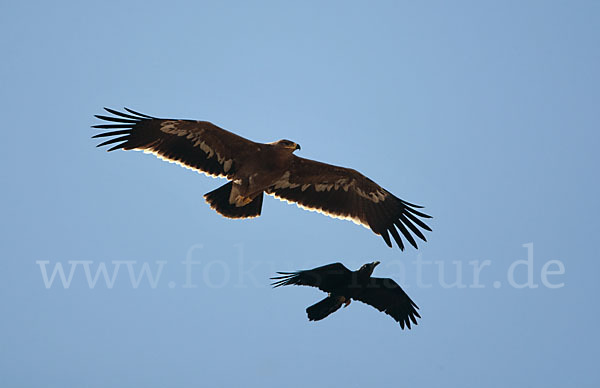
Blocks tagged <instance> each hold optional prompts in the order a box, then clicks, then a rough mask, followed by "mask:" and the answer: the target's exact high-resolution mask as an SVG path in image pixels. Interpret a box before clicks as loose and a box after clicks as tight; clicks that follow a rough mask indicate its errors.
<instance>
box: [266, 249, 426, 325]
mask: <svg viewBox="0 0 600 388" xmlns="http://www.w3.org/2000/svg"><path fill="white" fill-rule="evenodd" d="M378 264H379V261H375V262H373V263H367V264H365V265H363V266H362V267H360V269H359V270H358V271H350V270H349V269H348V268H346V267H345V266H344V265H343V264H342V263H335V264H328V265H324V266H322V267H318V268H314V269H309V270H306V271H298V272H277V273H278V274H279V275H281V276H276V277H272V278H271V280H275V282H273V284H272V285H273V287H279V286H288V285H297V286H312V287H318V288H319V289H320V290H321V291H325V292H327V293H329V295H328V296H327V297H326V298H325V299H323V300H322V301H320V302H318V303H316V304H314V305H312V306H310V307H309V308H307V309H306V312H307V314H308V319H309V320H311V321H319V320H321V319H323V318H325V317H327V316H328V315H329V314H331V313H334V312H336V311H337V310H338V309H339V308H340V307H342V305H345V306H344V307H346V306H348V305H349V304H350V302H351V300H352V299H355V300H358V301H361V302H363V303H366V304H368V305H371V306H373V307H375V308H376V309H377V310H379V311H383V312H384V313H386V314H388V315H389V316H391V317H392V318H394V319H395V320H396V321H397V322H399V323H400V327H401V328H402V329H404V326H405V325H406V327H407V328H409V329H410V322H411V321H412V323H414V324H415V325H416V324H417V319H416V317H419V318H421V316H420V315H419V313H418V312H417V309H418V308H419V307H417V305H416V304H415V302H413V301H412V300H411V299H410V298H409V297H408V295H406V293H405V292H404V291H403V290H402V288H401V287H400V286H399V285H398V283H396V282H395V281H393V280H392V279H387V278H373V277H371V274H372V273H373V270H374V269H375V267H376V266H377V265H378Z"/></svg>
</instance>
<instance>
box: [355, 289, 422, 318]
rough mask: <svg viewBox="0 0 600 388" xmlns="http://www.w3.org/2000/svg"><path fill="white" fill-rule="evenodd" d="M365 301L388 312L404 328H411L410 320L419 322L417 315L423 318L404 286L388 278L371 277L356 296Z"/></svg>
mask: <svg viewBox="0 0 600 388" xmlns="http://www.w3.org/2000/svg"><path fill="white" fill-rule="evenodd" d="M354 299H357V300H359V301H361V302H363V303H366V304H368V305H371V306H373V307H375V308H376V309H377V310H379V311H382V312H384V313H386V314H387V315H389V316H391V317H392V318H394V320H396V322H398V323H400V327H401V328H402V329H404V326H406V327H407V328H408V329H410V322H411V321H412V323H414V324H415V325H416V324H417V317H418V318H421V316H420V315H419V313H418V312H417V309H418V308H419V307H418V306H417V305H416V304H415V302H413V301H412V300H411V299H410V297H409V296H408V295H407V294H406V292H404V290H403V289H402V287H400V286H399V285H398V283H396V282H395V281H393V280H392V279H388V278H371V279H370V282H369V284H368V285H367V286H366V287H365V289H364V291H363V292H362V293H360V294H359V295H358V296H357V297H354Z"/></svg>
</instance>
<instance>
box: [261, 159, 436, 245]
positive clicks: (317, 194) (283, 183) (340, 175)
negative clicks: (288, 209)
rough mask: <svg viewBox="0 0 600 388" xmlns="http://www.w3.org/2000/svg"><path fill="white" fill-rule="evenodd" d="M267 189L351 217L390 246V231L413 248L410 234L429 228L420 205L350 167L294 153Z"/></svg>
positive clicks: (308, 206)
mask: <svg viewBox="0 0 600 388" xmlns="http://www.w3.org/2000/svg"><path fill="white" fill-rule="evenodd" d="M266 192H267V194H271V195H273V196H275V197H276V198H279V199H282V200H285V201H287V202H293V203H296V204H297V205H298V206H299V207H301V208H303V209H307V210H311V211H318V212H320V213H323V214H326V215H328V216H330V217H334V218H341V219H348V220H352V221H354V222H355V223H357V224H360V225H363V226H365V227H367V228H370V229H371V230H372V231H373V232H375V234H378V235H381V237H383V239H384V241H385V242H386V244H387V245H388V246H389V247H391V246H392V242H391V240H390V236H389V234H391V235H392V237H393V238H394V240H396V243H397V244H398V246H399V247H400V249H402V250H404V243H403V242H402V239H401V237H400V234H399V233H398V231H400V233H401V234H402V235H403V236H404V238H405V239H406V240H407V241H408V242H409V243H410V244H411V245H412V246H414V247H415V248H417V243H416V241H415V239H414V237H413V236H412V234H414V235H416V236H417V237H419V238H420V239H421V240H423V241H426V239H425V236H424V235H423V233H422V232H421V230H419V227H420V228H422V229H424V230H428V231H431V229H430V228H429V226H427V225H426V224H425V223H424V222H423V221H422V220H421V219H419V217H420V218H431V217H430V216H428V215H427V214H424V213H422V212H420V211H418V210H416V209H419V208H421V206H418V205H414V204H412V203H409V202H406V201H403V200H401V199H400V198H398V197H396V196H394V195H393V194H392V193H390V192H389V191H387V190H385V189H384V188H383V187H381V186H379V185H378V184H377V183H375V182H373V181H372V180H371V179H369V178H367V177H366V176H364V175H362V174H361V173H359V172H358V171H356V170H353V169H350V168H344V167H338V166H334V165H331V164H326V163H321V162H317V161H314V160H310V159H304V158H300V157H297V156H294V157H293V159H292V163H291V164H290V167H289V171H287V172H286V173H285V174H284V175H283V176H282V178H281V179H280V180H279V181H277V182H275V184H274V185H273V186H272V187H270V188H269V189H268V190H266ZM396 228H397V229H398V230H397V229H396ZM411 232H412V234H411Z"/></svg>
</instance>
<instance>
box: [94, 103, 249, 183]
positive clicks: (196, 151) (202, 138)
mask: <svg viewBox="0 0 600 388" xmlns="http://www.w3.org/2000/svg"><path fill="white" fill-rule="evenodd" d="M104 109H105V110H106V111H107V112H109V113H111V114H113V116H102V115H96V117H97V118H99V119H101V120H105V121H109V122H111V123H112V124H100V125H94V126H93V128H100V129H110V130H111V131H109V132H103V133H100V134H98V135H96V136H93V137H94V138H99V137H113V138H112V139H110V140H107V141H105V142H104V143H101V144H99V145H98V147H101V146H105V145H109V144H113V143H117V144H116V145H115V146H113V147H112V148H110V149H109V150H108V151H113V150H116V149H124V150H141V151H144V152H147V153H152V154H154V155H156V156H157V157H159V158H161V159H164V160H167V161H169V162H174V163H177V164H180V165H182V166H184V167H187V168H191V169H193V170H196V171H199V172H203V173H205V174H206V175H210V176H215V177H227V178H230V179H231V178H232V177H233V174H235V171H236V169H237V168H238V164H240V160H242V158H243V157H244V155H245V154H247V153H248V152H251V150H253V149H254V147H251V146H252V145H256V146H258V143H254V142H252V141H250V140H248V139H245V138H243V137H241V136H238V135H236V134H234V133H231V132H229V131H226V130H224V129H222V128H219V127H217V126H216V125H214V124H212V123H209V122H208V121H195V120H169V119H159V118H156V117H151V116H147V115H145V114H142V113H138V112H134V111H132V110H130V109H127V108H125V110H126V111H127V112H129V113H123V112H118V111H115V110H112V109H108V108H104Z"/></svg>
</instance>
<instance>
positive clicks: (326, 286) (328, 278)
mask: <svg viewBox="0 0 600 388" xmlns="http://www.w3.org/2000/svg"><path fill="white" fill-rule="evenodd" d="M277 273H278V274H279V275H281V276H275V277H272V278H271V280H275V281H274V282H273V284H272V286H273V287H274V288H275V287H280V286H289V285H296V286H311V287H317V288H319V289H320V290H321V291H325V292H331V291H332V289H334V288H339V286H345V285H347V283H348V279H349V278H350V277H351V276H352V271H350V270H349V269H348V268H346V267H345V266H344V265H343V264H342V263H334V264H328V265H324V266H322V267H317V268H314V269H309V270H306V271H298V272H277Z"/></svg>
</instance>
